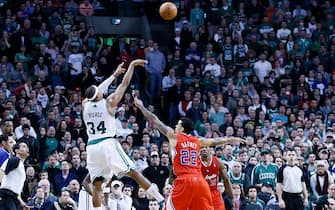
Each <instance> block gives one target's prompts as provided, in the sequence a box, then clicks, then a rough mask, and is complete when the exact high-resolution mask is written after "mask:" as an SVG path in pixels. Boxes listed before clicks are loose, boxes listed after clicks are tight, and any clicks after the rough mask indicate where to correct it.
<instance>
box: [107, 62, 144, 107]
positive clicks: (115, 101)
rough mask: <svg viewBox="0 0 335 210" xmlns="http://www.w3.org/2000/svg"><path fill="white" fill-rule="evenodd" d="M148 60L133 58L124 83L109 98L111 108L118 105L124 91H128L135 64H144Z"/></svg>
mask: <svg viewBox="0 0 335 210" xmlns="http://www.w3.org/2000/svg"><path fill="white" fill-rule="evenodd" d="M146 63H147V61H146V60H143V59H136V60H133V61H132V62H131V63H130V64H129V67H128V70H127V72H126V74H125V75H124V77H123V80H122V83H121V84H120V85H119V86H118V87H117V88H116V90H115V92H114V93H112V94H111V95H109V96H108V98H107V100H108V102H109V106H110V107H111V108H113V107H116V106H117V105H118V103H119V102H120V101H121V99H122V97H123V95H124V93H125V92H126V90H127V88H128V86H129V84H130V81H131V78H132V76H133V73H134V68H135V66H144V64H146Z"/></svg>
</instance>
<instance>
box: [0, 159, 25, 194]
mask: <svg viewBox="0 0 335 210" xmlns="http://www.w3.org/2000/svg"><path fill="white" fill-rule="evenodd" d="M7 163H8V159H7V160H6V161H5V162H4V163H3V164H2V166H1V168H0V169H1V170H2V171H5V170H6V166H7ZM25 180H26V172H25V170H24V166H23V162H22V161H21V160H20V163H19V166H18V167H17V168H16V169H14V170H12V171H11V172H9V174H7V175H4V177H3V179H2V182H1V186H0V189H7V190H10V191H12V192H14V193H16V194H20V193H21V192H22V189H23V185H24V181H25Z"/></svg>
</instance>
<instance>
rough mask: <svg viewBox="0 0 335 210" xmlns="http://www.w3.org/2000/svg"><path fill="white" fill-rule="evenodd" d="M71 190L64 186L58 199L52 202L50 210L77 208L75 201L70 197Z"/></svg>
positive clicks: (72, 209)
mask: <svg viewBox="0 0 335 210" xmlns="http://www.w3.org/2000/svg"><path fill="white" fill-rule="evenodd" d="M70 195H71V192H70V191H69V190H68V189H67V188H64V189H62V191H61V192H60V196H59V197H58V200H57V201H55V202H54V203H53V205H52V206H51V210H57V209H67V210H77V205H76V202H75V201H74V200H73V199H72V198H71V196H70Z"/></svg>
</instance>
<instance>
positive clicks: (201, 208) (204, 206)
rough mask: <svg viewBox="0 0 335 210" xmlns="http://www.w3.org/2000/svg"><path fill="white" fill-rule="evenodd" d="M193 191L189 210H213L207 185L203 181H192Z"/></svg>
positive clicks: (201, 179) (200, 179)
mask: <svg viewBox="0 0 335 210" xmlns="http://www.w3.org/2000/svg"><path fill="white" fill-rule="evenodd" d="M192 181H193V183H192V184H193V186H194V191H193V194H192V197H191V198H192V202H191V206H190V210H213V209H214V208H213V202H212V196H211V192H210V189H209V186H208V183H207V182H206V180H205V179H203V178H202V177H201V178H197V179H193V180H192Z"/></svg>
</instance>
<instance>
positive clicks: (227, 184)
mask: <svg viewBox="0 0 335 210" xmlns="http://www.w3.org/2000/svg"><path fill="white" fill-rule="evenodd" d="M213 158H214V157H213ZM215 158H216V157H215ZM218 161H219V168H220V170H219V173H220V176H221V177H222V179H223V185H224V188H225V191H226V192H227V194H228V195H229V197H231V198H232V197H233V189H232V187H231V182H230V179H229V177H228V174H227V171H226V169H225V166H224V163H223V162H222V160H219V159H218Z"/></svg>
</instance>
